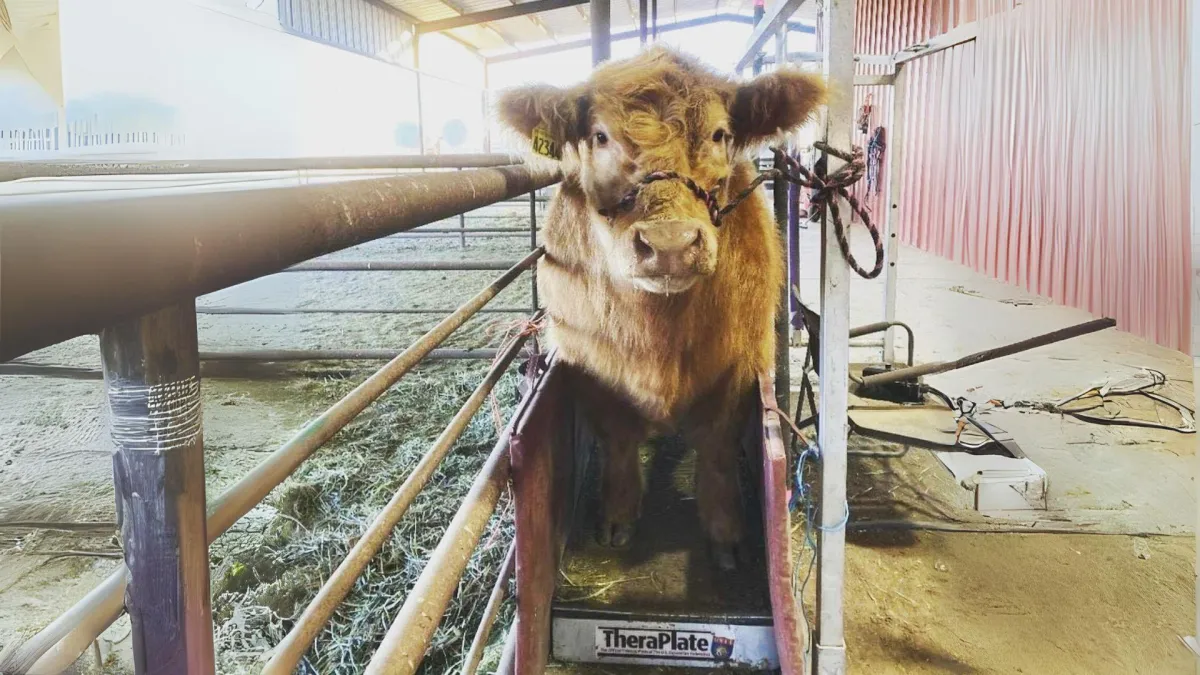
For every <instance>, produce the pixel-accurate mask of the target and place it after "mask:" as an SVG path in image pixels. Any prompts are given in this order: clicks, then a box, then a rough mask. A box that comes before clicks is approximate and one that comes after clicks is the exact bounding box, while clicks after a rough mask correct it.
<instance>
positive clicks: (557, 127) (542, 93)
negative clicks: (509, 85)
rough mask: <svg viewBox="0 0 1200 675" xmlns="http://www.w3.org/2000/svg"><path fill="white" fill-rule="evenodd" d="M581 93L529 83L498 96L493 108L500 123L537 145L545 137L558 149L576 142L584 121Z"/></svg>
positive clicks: (535, 149) (583, 103)
mask: <svg viewBox="0 0 1200 675" xmlns="http://www.w3.org/2000/svg"><path fill="white" fill-rule="evenodd" d="M584 101H585V99H584V97H583V95H582V93H581V92H577V91H574V90H570V89H559V88H558V87H551V86H549V85H545V84H531V85H526V86H524V87H517V88H516V89H509V90H507V91H504V92H501V93H500V98H499V100H498V101H497V103H496V107H497V109H498V111H499V113H500V121H501V122H503V123H504V125H505V126H507V127H509V128H511V129H513V130H514V131H516V132H517V133H519V134H521V135H522V136H524V137H525V138H529V139H531V140H533V141H534V144H535V147H534V151H535V152H539V153H541V154H547V153H546V152H542V149H539V147H538V142H539V141H541V140H543V139H545V138H548V139H549V140H551V141H552V142H553V143H556V144H557V145H558V146H559V147H560V148H561V146H562V145H565V144H568V143H574V142H576V141H578V140H579V138H580V136H581V134H582V132H581V131H580V125H581V120H583V119H585V118H586V115H585V102H584Z"/></svg>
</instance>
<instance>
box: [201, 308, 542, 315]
mask: <svg viewBox="0 0 1200 675" xmlns="http://www.w3.org/2000/svg"><path fill="white" fill-rule="evenodd" d="M453 311H454V309H453V308H447V307H430V308H425V307H401V308H390V309H389V308H371V307H350V308H343V307H224V306H215V307H197V308H196V313H197V314H211V315H216V316H224V315H231V316H240V315H260V314H261V315H270V316H275V315H280V316H286V315H290V314H449V313H451V312H453ZM479 313H480V314H528V313H529V308H528V307H485V308H483V309H481V310H479Z"/></svg>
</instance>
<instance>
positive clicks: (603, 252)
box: [498, 47, 825, 293]
mask: <svg viewBox="0 0 1200 675" xmlns="http://www.w3.org/2000/svg"><path fill="white" fill-rule="evenodd" d="M824 93H825V89H824V85H823V83H822V81H821V79H820V77H819V76H816V75H811V74H805V73H801V72H798V71H792V70H781V71H776V72H773V73H769V74H767V75H762V76H760V77H757V78H755V79H753V80H750V81H749V82H744V83H738V82H735V81H733V80H731V79H729V78H727V77H723V76H721V75H718V74H716V73H714V72H713V71H712V70H710V69H708V68H706V67H705V66H703V65H701V64H700V63H699V62H697V61H695V60H694V59H691V58H689V57H686V56H683V55H681V54H679V53H677V52H674V51H671V50H669V49H664V48H657V47H656V48H653V49H650V50H648V51H646V52H642V53H641V54H639V55H638V56H636V57H633V58H631V59H628V60H625V61H617V62H612V63H608V64H605V65H602V66H600V67H599V68H597V69H596V71H595V72H594V73H593V74H592V76H591V77H590V78H589V79H588V80H587V81H586V82H584V83H583V84H580V85H578V86H575V87H572V88H567V89H560V88H556V87H550V86H546V85H531V86H526V87H522V88H517V89H513V90H509V91H506V92H504V93H503V94H502V95H501V97H500V99H499V102H498V107H499V112H500V117H501V119H502V121H503V122H504V123H505V124H506V125H508V126H509V127H512V128H513V129H514V130H515V131H517V132H518V133H520V134H523V135H524V136H525V137H527V138H534V139H535V149H537V148H536V146H538V145H541V146H542V147H543V148H544V147H546V146H547V145H548V146H549V147H553V148H555V149H556V150H558V151H559V152H561V154H562V158H563V162H564V169H565V171H566V172H567V173H568V174H574V175H575V177H576V178H577V180H578V182H579V184H580V185H581V187H582V189H583V193H584V195H585V197H586V199H587V212H588V214H589V220H590V223H589V224H588V225H587V226H588V227H591V228H592V234H593V236H591V237H589V239H590V241H592V242H594V245H595V246H596V247H598V248H599V250H597V251H591V252H590V253H592V254H593V255H596V256H601V257H602V258H603V261H604V263H605V264H606V266H607V269H608V271H609V274H610V275H611V276H612V277H614V278H615V279H616V280H619V281H623V282H626V283H627V284H629V285H632V286H633V287H636V288H640V289H642V290H644V291H648V292H651V293H678V292H681V291H683V290H685V289H687V288H688V287H690V286H691V285H692V284H694V283H695V282H696V281H697V280H698V279H700V278H702V277H704V276H707V275H710V274H712V273H713V272H714V271H715V270H716V267H717V262H718V258H719V254H720V251H719V250H718V239H717V229H716V226H715V225H714V223H713V222H712V218H711V216H710V213H709V210H708V208H707V205H706V203H705V202H704V200H703V199H702V198H701V197H699V196H697V194H696V193H695V192H694V191H693V190H692V189H691V188H690V187H689V186H688V185H687V184H686V182H685V181H683V180H675V179H668V180H657V181H654V182H650V183H643V178H645V177H646V176H648V175H650V174H652V173H655V172H674V173H675V174H678V175H679V176H681V177H686V178H689V179H691V181H693V182H694V183H695V184H696V185H697V186H699V187H700V188H702V189H703V190H706V191H708V192H709V193H710V194H711V195H713V196H715V197H716V199H717V201H718V203H720V204H725V203H726V201H727V200H728V198H729V181H730V176H731V175H732V172H733V168H734V165H735V164H736V163H737V162H738V161H739V160H741V159H743V158H744V155H745V153H746V151H747V150H749V149H751V148H756V147H758V146H760V145H761V144H762V143H764V142H766V141H768V140H770V139H772V138H774V137H777V136H779V135H781V134H783V133H786V132H788V131H791V130H793V129H795V128H796V127H798V126H800V125H801V124H803V123H804V122H805V121H806V120H807V119H808V118H809V116H810V115H811V114H812V113H813V111H814V109H815V108H816V107H817V106H818V105H819V104H820V103H821V102H822V100H823V98H824ZM547 141H548V143H547Z"/></svg>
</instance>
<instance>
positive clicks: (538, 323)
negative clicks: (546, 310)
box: [484, 312, 546, 435]
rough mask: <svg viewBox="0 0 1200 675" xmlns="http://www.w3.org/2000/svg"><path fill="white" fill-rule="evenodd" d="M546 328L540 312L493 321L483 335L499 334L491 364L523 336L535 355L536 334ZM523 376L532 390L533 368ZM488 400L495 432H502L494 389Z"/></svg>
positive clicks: (535, 374) (502, 417)
mask: <svg viewBox="0 0 1200 675" xmlns="http://www.w3.org/2000/svg"><path fill="white" fill-rule="evenodd" d="M545 328H546V316H545V314H543V313H542V312H538V313H537V314H535V315H534V316H533V317H531V318H528V319H516V320H514V321H501V322H494V323H492V324H491V325H489V326H488V327H487V328H486V329H485V330H484V335H485V336H487V337H488V338H489V339H490V338H492V337H493V336H494V335H496V333H500V334H501V336H502V337H501V342H500V348H499V349H497V350H496V358H495V359H493V360H492V365H493V366H494V365H496V362H498V361H499V360H500V359H501V357H502V355H503V354H504V353H505V352H507V351H508V349H509V348H510V347H512V345H513V343H515V342H517V341H518V340H522V339H524V338H527V337H528V338H530V345H529V354H530V356H532V357H535V358H536V357H537V355H538V354H540V353H541V348H540V347H539V345H538V335H539V334H540V333H541V332H542V331H543V330H545ZM525 378H526V380H527V381H528V383H529V385H530V389H531V390H532V387H533V382H534V380H536V379H537V373H536V369H535V368H532V367H531V368H529V370H527V371H526V372H525ZM488 402H489V403H490V404H491V405H490V408H491V413H492V423H493V424H495V425H496V434H497V435H501V434H503V433H504V415H503V414H502V413H501V411H500V401H499V399H497V398H496V392H495V390H493V391H492V393H491V394H489V395H488Z"/></svg>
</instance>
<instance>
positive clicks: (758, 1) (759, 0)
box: [752, 0, 767, 75]
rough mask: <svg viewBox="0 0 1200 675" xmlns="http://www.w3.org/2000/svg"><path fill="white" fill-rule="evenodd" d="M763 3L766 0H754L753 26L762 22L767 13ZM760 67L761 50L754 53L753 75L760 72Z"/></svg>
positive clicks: (761, 63) (761, 60) (761, 59)
mask: <svg viewBox="0 0 1200 675" xmlns="http://www.w3.org/2000/svg"><path fill="white" fill-rule="evenodd" d="M765 3H766V0H754V26H755V28H757V27H758V24H760V23H762V20H763V17H764V16H765V15H766V13H767V8H766V4H765ZM762 67H763V55H762V52H761V51H760V52H759V53H758V54H755V55H754V61H753V71H752V72H753V73H754V74H755V75H758V74H759V73H761V72H762Z"/></svg>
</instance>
